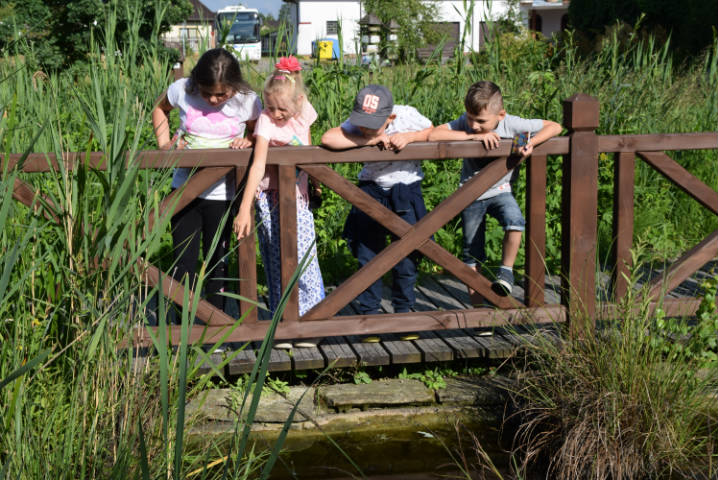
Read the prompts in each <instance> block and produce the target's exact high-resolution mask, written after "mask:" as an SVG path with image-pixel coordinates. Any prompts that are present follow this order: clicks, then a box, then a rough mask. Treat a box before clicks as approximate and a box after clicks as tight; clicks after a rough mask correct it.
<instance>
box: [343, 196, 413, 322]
mask: <svg viewBox="0 0 718 480" xmlns="http://www.w3.org/2000/svg"><path fill="white" fill-rule="evenodd" d="M359 188H361V189H362V190H363V191H364V192H366V193H367V194H369V195H370V196H371V197H372V198H374V199H376V200H377V201H378V202H379V203H381V204H382V205H384V206H385V207H387V208H389V209H390V210H392V211H393V212H395V213H396V214H397V215H399V216H400V217H401V218H402V219H403V220H404V221H406V222H407V223H409V224H411V225H414V224H415V223H416V222H417V221H418V220H420V219H421V217H423V216H424V215H425V214H426V207H425V206H424V198H423V197H422V194H421V182H416V183H413V184H411V185H403V184H402V185H399V186H397V187H393V188H392V189H390V190H384V189H383V188H381V187H379V186H378V185H377V184H376V183H374V182H359ZM388 235H390V234H389V232H388V231H387V230H386V229H385V228H384V227H382V226H381V225H379V224H378V223H377V222H375V221H374V220H373V219H372V218H371V217H369V216H368V215H367V214H366V213H364V212H362V211H361V210H359V209H358V208H356V207H353V208H352V210H351V212H349V217H348V218H347V223H346V225H345V228H344V236H345V237H346V238H347V240H348V242H349V246H350V248H351V249H352V253H353V254H354V256H355V257H356V258H357V260H358V261H359V265H360V266H362V267H363V266H364V265H366V264H367V263H368V262H369V261H370V260H371V259H372V258H374V257H375V256H377V254H378V253H379V252H381V251H382V250H383V249H384V248H385V247H386V245H387V236H388ZM416 264H417V261H416V256H415V255H410V256H409V257H406V258H404V259H402V260H401V261H400V262H399V263H397V264H396V265H395V266H394V267H393V268H392V270H391V272H392V277H393V278H392V287H391V303H392V305H393V307H394V311H395V312H397V313H400V312H408V311H409V310H411V308H412V307H413V306H414V303H415V301H416V296H415V294H414V284H415V283H416ZM381 294H382V280H381V278H379V279H378V280H377V281H376V282H374V283H373V284H372V285H370V286H369V288H367V289H366V290H364V292H362V293H361V294H360V295H359V296H358V297H357V300H359V311H360V313H362V314H364V315H367V314H374V313H380V312H381V309H380V303H381Z"/></svg>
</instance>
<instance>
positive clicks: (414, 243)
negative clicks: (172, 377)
mask: <svg viewBox="0 0 718 480" xmlns="http://www.w3.org/2000/svg"><path fill="white" fill-rule="evenodd" d="M518 163H520V160H519V159H516V158H512V157H509V158H499V159H496V160H494V161H493V162H491V163H490V164H489V165H487V166H486V167H485V168H484V169H482V171H481V173H480V174H477V175H474V177H473V178H471V179H470V180H469V181H468V182H466V183H465V184H464V185H463V186H462V187H461V188H459V189H458V190H457V191H456V192H454V193H453V194H451V195H450V196H449V197H448V198H447V199H446V200H444V201H443V202H442V203H441V204H440V205H438V206H437V207H436V208H434V209H433V210H432V211H431V212H429V213H428V214H427V215H426V216H425V217H424V218H422V219H421V220H419V221H418V222H417V223H416V224H415V225H414V226H412V227H411V228H410V229H409V230H408V231H407V233H406V235H404V236H403V237H402V238H400V239H399V240H397V241H395V242H392V243H391V244H390V245H389V246H388V247H387V248H385V249H384V250H382V251H381V252H380V253H379V254H378V255H377V256H376V257H374V258H373V259H371V260H370V261H369V262H368V263H367V264H366V265H364V267H363V268H360V269H359V270H358V271H357V272H355V273H354V274H353V275H352V276H351V277H349V278H348V279H347V280H346V281H345V282H344V283H343V284H342V286H341V290H340V289H336V290H334V291H333V292H332V293H330V294H329V295H328V296H327V297H326V298H325V299H324V301H322V302H321V303H319V304H317V305H315V306H314V307H313V308H312V309H311V310H310V311H309V312H307V313H306V314H305V316H304V317H303V318H304V319H306V320H310V319H320V318H328V317H331V316H332V315H334V314H336V313H337V312H338V311H339V310H340V309H341V308H342V307H343V306H344V305H346V304H347V303H348V302H349V301H351V299H352V298H355V297H356V296H357V295H359V294H360V293H361V292H363V291H364V290H366V288H367V287H368V286H369V285H371V284H372V282H374V281H376V279H377V278H379V277H380V276H381V275H383V274H384V273H385V272H387V271H388V270H389V269H390V268H391V267H392V266H394V265H396V264H397V263H398V262H399V261H400V260H401V259H403V258H404V257H406V256H407V255H408V254H409V253H411V252H412V251H413V250H421V247H422V246H423V245H425V244H426V243H427V242H428V241H429V240H428V239H429V237H430V236H431V235H433V234H434V233H435V232H436V231H437V230H438V229H439V228H441V227H442V226H443V225H444V224H446V222H447V221H448V220H449V219H451V218H454V217H455V216H456V215H457V214H458V213H459V212H461V211H462V210H463V209H464V208H466V207H467V206H468V205H469V204H470V203H471V202H473V201H474V200H476V198H478V196H479V195H481V193H482V192H485V191H486V190H488V189H489V188H490V187H491V186H492V185H494V184H495V183H496V182H497V181H498V180H499V179H500V178H501V177H502V176H504V175H505V174H506V173H508V172H509V170H511V169H512V168H514V167H516V165H518ZM377 272H378V273H377ZM347 298H348V299H349V300H347ZM342 302H344V303H342Z"/></svg>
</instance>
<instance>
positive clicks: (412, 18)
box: [364, 0, 439, 59]
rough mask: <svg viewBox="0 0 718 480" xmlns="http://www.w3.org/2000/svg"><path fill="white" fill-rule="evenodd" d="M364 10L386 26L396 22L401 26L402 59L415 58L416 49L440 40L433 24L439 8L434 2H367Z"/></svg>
mask: <svg viewBox="0 0 718 480" xmlns="http://www.w3.org/2000/svg"><path fill="white" fill-rule="evenodd" d="M364 10H365V11H366V12H371V13H373V14H374V15H376V16H377V17H379V19H380V20H381V21H382V22H383V23H384V24H385V25H389V23H390V22H391V21H392V20H394V21H395V22H396V23H398V24H399V34H398V37H399V52H400V56H401V58H404V59H411V58H414V55H415V52H416V48H417V47H421V46H424V45H426V44H427V43H435V42H437V41H438V40H439V38H438V37H437V33H436V31H435V29H434V28H433V25H432V22H435V21H436V18H437V12H438V7H437V5H436V3H435V1H434V0H431V1H424V2H422V1H419V0H395V1H392V2H386V1H383V0H366V1H365V2H364Z"/></svg>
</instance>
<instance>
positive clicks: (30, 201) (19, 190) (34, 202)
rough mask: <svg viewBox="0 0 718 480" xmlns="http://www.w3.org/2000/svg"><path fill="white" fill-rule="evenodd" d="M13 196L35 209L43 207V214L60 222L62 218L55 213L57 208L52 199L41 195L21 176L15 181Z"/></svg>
mask: <svg viewBox="0 0 718 480" xmlns="http://www.w3.org/2000/svg"><path fill="white" fill-rule="evenodd" d="M12 198H14V199H15V200H17V201H19V202H20V203H22V204H24V205H26V206H28V207H30V208H34V209H35V211H37V210H39V209H40V207H43V208H42V214H43V216H44V217H45V218H46V219H48V220H51V221H53V222H55V223H60V219H59V218H58V217H57V215H56V214H55V211H56V209H55V206H54V204H53V203H52V201H50V200H49V199H48V198H46V197H44V196H43V195H40V194H39V193H38V192H37V191H36V190H34V189H33V188H32V187H31V186H30V185H28V184H27V183H25V182H23V181H22V180H20V179H19V178H16V179H15V182H14V183H13V187H12ZM43 204H45V205H43Z"/></svg>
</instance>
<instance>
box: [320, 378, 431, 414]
mask: <svg viewBox="0 0 718 480" xmlns="http://www.w3.org/2000/svg"><path fill="white" fill-rule="evenodd" d="M317 396H318V399H319V401H320V402H321V403H322V404H324V405H326V406H327V407H329V408H334V409H337V410H340V411H346V410H349V409H351V408H360V409H362V410H365V409H367V408H379V407H388V406H391V407H399V406H417V405H430V404H432V403H434V401H435V398H436V397H435V396H434V392H433V391H432V390H431V389H429V388H427V387H426V386H425V385H424V384H423V383H422V382H420V381H418V380H410V379H389V380H381V381H374V382H371V383H369V384H362V385H353V384H345V385H329V386H326V387H322V388H320V389H319V392H318V395H317Z"/></svg>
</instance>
